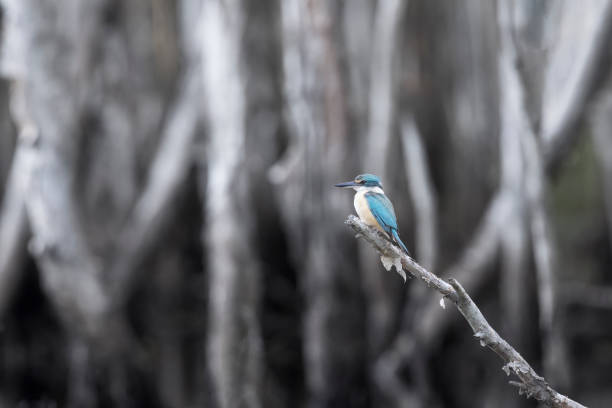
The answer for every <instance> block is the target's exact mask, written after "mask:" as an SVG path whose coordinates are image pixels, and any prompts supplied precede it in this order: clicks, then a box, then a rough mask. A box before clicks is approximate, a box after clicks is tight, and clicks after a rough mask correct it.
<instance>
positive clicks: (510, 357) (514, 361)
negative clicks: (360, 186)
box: [345, 215, 584, 408]
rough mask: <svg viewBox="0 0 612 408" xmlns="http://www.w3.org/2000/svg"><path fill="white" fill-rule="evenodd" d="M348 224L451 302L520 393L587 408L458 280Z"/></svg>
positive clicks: (357, 223) (563, 406)
mask: <svg viewBox="0 0 612 408" xmlns="http://www.w3.org/2000/svg"><path fill="white" fill-rule="evenodd" d="M345 222H346V223H347V224H348V225H349V226H350V227H351V228H352V229H353V230H354V231H355V232H357V234H359V236H361V237H363V238H364V239H365V240H366V241H367V242H369V243H370V244H371V245H372V246H373V247H374V248H375V249H376V250H377V251H378V252H379V253H380V254H381V255H384V256H391V257H394V258H400V259H401V263H402V266H403V268H404V269H405V270H406V271H407V272H408V273H410V275H412V276H413V277H417V278H419V279H420V280H422V281H423V282H425V284H426V285H427V286H428V287H430V288H432V289H435V290H436V291H438V292H439V293H441V294H442V295H443V296H444V297H445V298H448V299H450V300H452V301H453V303H455V305H456V306H457V309H458V310H459V312H460V313H461V314H462V315H463V317H464V318H465V320H466V321H467V322H468V324H469V325H470V327H472V330H473V331H474V337H476V338H477V339H478V340H479V341H480V344H481V345H482V346H483V347H484V346H487V347H489V348H490V349H491V350H493V351H494V352H495V353H496V354H497V355H498V356H499V357H500V358H501V359H502V360H503V361H504V363H505V365H504V366H503V367H502V368H503V370H504V372H506V374H507V375H510V374H511V373H512V374H514V375H515V376H516V377H517V378H518V379H519V381H520V382H518V383H514V385H517V386H518V387H519V393H520V394H525V395H526V396H527V397H528V398H534V399H536V400H538V401H541V402H543V403H544V404H546V405H548V406H551V407H559V408H580V407H583V408H584V406H583V405H581V404H579V403H577V402H575V401H573V400H571V399H569V398H568V397H566V396H564V395H561V394H559V393H558V392H557V391H555V390H554V389H553V388H552V387H551V386H550V385H548V383H547V382H546V381H545V379H544V378H543V377H540V376H539V375H538V374H537V373H536V372H535V371H534V370H533V368H531V366H530V365H529V363H527V361H526V360H525V359H524V358H523V357H522V356H521V355H520V354H519V353H518V352H517V351H516V350H515V349H514V348H512V346H510V345H509V344H508V343H507V342H506V341H505V340H504V339H502V338H501V337H500V336H499V334H497V332H496V331H495V330H494V329H493V328H492V327H491V326H490V325H489V323H488V322H487V320H486V319H485V317H484V316H483V315H482V312H481V311H480V309H478V307H477V306H476V304H475V303H474V302H473V301H472V299H471V298H470V297H469V295H468V294H467V292H466V291H465V289H463V287H462V286H461V285H460V284H459V282H458V281H457V280H455V279H450V280H449V282H450V283H448V282H446V281H444V280H442V279H440V278H439V277H438V276H436V275H434V274H433V273H431V272H430V271H428V270H427V269H425V268H423V267H422V266H421V265H419V264H418V263H416V262H415V261H414V260H413V259H412V258H410V257H409V256H408V255H406V254H404V253H403V252H402V251H401V250H400V249H399V248H397V247H396V246H395V245H393V244H392V243H391V242H390V241H388V240H387V239H386V238H385V237H383V235H382V234H380V233H379V232H378V231H376V230H375V229H374V228H371V227H369V226H367V225H366V224H364V223H363V222H362V221H361V220H359V219H358V218H357V217H355V216H354V215H349V217H348V218H347V220H346V221H345Z"/></svg>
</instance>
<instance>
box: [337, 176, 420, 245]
mask: <svg viewBox="0 0 612 408" xmlns="http://www.w3.org/2000/svg"><path fill="white" fill-rule="evenodd" d="M335 186H336V187H341V188H352V189H353V190H355V191H356V193H355V198H354V199H353V205H354V206H355V211H357V215H358V216H359V218H360V219H361V221H363V222H364V223H365V224H367V225H369V226H371V227H374V228H376V229H378V230H379V231H382V232H383V233H384V234H385V235H386V236H387V237H388V238H389V239H390V240H391V241H393V242H395V243H396V244H398V245H399V246H400V247H401V248H402V249H403V250H404V252H406V254H409V252H408V249H406V245H404V243H403V242H402V240H401V239H400V237H399V232H398V228H397V217H396V216H395V210H394V209H393V204H391V201H390V200H389V199H388V198H387V196H386V195H385V192H384V191H383V186H382V184H381V183H380V179H379V178H378V177H376V176H375V175H374V174H360V175H358V176H357V177H355V179H354V180H353V181H347V182H344V183H340V184H336V185H335Z"/></svg>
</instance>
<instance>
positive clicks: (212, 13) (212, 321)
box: [201, 1, 262, 408]
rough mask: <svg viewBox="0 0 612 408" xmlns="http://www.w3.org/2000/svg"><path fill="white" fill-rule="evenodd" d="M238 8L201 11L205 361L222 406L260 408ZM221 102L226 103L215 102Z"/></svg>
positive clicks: (256, 280) (212, 4) (207, 5)
mask: <svg viewBox="0 0 612 408" xmlns="http://www.w3.org/2000/svg"><path fill="white" fill-rule="evenodd" d="M245 18H246V16H245V15H244V10H243V4H242V2H238V1H235V2H231V3H223V2H221V1H206V2H204V6H203V9H202V27H203V28H204V31H203V42H202V44H203V58H204V88H205V91H206V97H207V100H208V101H209V103H208V104H207V112H208V130H209V141H210V143H208V146H207V148H208V149H207V150H208V151H207V164H206V172H205V173H203V174H205V175H206V177H205V178H204V177H203V179H202V182H201V184H202V191H203V198H204V199H205V204H206V221H207V226H206V233H205V239H206V242H207V248H208V253H209V255H208V270H209V276H210V278H209V279H210V284H209V286H210V292H211V298H210V305H209V312H208V313H209V333H210V334H209V343H208V360H209V367H210V368H209V369H210V372H211V377H212V383H213V385H214V389H215V395H216V401H217V404H218V406H219V407H222V408H225V407H227V408H231V407H260V406H261V392H260V388H261V380H262V371H261V370H262V368H261V364H262V354H261V349H262V346H261V335H260V327H259V318H258V317H259V316H258V310H259V298H260V289H259V284H260V269H259V265H258V263H257V262H256V261H255V260H254V253H253V249H252V248H253V244H254V243H253V240H252V228H253V227H254V213H253V208H252V205H251V203H250V200H249V190H248V189H249V185H250V183H251V179H250V177H249V172H248V168H247V167H246V166H245V165H244V163H245V159H246V154H247V151H246V136H247V131H246V108H247V101H246V99H245V96H244V89H245V88H244V82H245V80H244V71H245V65H244V61H243V58H244V51H243V49H242V47H241V44H242V43H241V39H242V36H243V34H244V25H245ZM220 100H223V101H224V103H223V104H220V103H219V104H217V103H215V102H214V101H220Z"/></svg>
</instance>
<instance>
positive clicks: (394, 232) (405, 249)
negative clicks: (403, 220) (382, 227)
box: [391, 229, 410, 255]
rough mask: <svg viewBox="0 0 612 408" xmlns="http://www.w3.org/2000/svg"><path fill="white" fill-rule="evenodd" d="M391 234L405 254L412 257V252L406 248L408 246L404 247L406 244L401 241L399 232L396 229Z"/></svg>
mask: <svg viewBox="0 0 612 408" xmlns="http://www.w3.org/2000/svg"><path fill="white" fill-rule="evenodd" d="M391 234H392V235H393V240H394V241H395V242H396V243H397V244H398V245H399V246H400V247H401V248H402V249H403V250H404V252H405V253H406V254H407V255H410V252H408V248H406V245H404V243H403V242H402V240H401V239H400V237H399V234H398V233H397V230H396V229H392V230H391Z"/></svg>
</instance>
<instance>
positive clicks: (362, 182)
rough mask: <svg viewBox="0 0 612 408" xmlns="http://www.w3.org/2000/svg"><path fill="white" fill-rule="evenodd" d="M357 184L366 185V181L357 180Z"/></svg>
mask: <svg viewBox="0 0 612 408" xmlns="http://www.w3.org/2000/svg"><path fill="white" fill-rule="evenodd" d="M355 183H357V184H365V180H364V179H357V180H355Z"/></svg>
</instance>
